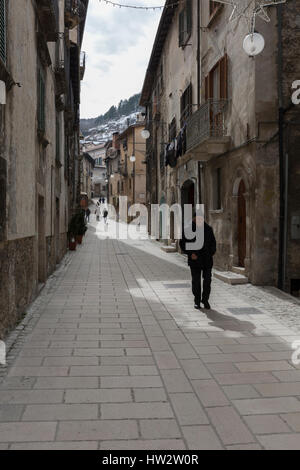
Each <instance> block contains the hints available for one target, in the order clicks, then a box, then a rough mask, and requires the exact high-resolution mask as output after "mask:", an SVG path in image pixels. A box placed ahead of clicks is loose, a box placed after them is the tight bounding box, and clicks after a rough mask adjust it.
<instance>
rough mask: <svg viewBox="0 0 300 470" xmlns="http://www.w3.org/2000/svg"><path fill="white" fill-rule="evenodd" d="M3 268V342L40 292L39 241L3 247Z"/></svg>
mask: <svg viewBox="0 0 300 470" xmlns="http://www.w3.org/2000/svg"><path fill="white" fill-rule="evenodd" d="M0 266H1V270H0V338H4V336H5V335H6V334H7V333H8V332H9V331H10V330H11V329H12V328H13V327H14V326H15V325H16V324H17V322H18V321H19V320H20V319H21V318H22V316H23V315H24V313H25V311H26V307H27V305H28V304H29V303H30V302H31V301H32V300H33V298H34V296H35V295H36V292H37V246H36V239H35V237H29V238H23V239H21V240H14V241H8V242H5V243H2V244H1V245H0Z"/></svg>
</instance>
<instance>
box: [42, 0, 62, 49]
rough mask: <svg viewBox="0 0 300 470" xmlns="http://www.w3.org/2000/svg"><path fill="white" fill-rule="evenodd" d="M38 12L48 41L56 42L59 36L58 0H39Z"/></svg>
mask: <svg viewBox="0 0 300 470" xmlns="http://www.w3.org/2000/svg"><path fill="white" fill-rule="evenodd" d="M37 14H38V17H39V21H40V24H41V29H42V31H43V33H44V35H45V38H46V41H47V42H55V41H56V40H57V36H58V18H59V8H58V0H38V1H37Z"/></svg>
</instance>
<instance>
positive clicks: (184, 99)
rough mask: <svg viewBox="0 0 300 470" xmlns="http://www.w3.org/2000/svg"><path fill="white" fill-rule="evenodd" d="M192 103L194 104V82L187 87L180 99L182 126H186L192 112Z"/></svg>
mask: <svg viewBox="0 0 300 470" xmlns="http://www.w3.org/2000/svg"><path fill="white" fill-rule="evenodd" d="M192 104H193V90H192V84H191V83H190V85H189V86H188V87H187V88H186V89H185V91H184V93H183V94H182V96H181V99H180V115H181V118H180V125H181V127H183V126H184V123H185V121H186V120H187V118H188V117H189V116H190V115H191V114H192Z"/></svg>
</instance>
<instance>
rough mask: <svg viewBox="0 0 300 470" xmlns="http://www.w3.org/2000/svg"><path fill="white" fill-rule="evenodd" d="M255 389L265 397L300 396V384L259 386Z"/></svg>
mask: <svg viewBox="0 0 300 470" xmlns="http://www.w3.org/2000/svg"><path fill="white" fill-rule="evenodd" d="M255 388H256V390H258V392H259V393H260V394H261V395H262V396H263V397H289V396H290V397H293V396H296V395H298V396H300V382H294V383H292V382H288V383H275V384H257V385H255Z"/></svg>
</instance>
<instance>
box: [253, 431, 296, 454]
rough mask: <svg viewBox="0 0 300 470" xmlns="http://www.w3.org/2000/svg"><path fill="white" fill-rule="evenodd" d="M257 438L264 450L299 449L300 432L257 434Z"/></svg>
mask: <svg viewBox="0 0 300 470" xmlns="http://www.w3.org/2000/svg"><path fill="white" fill-rule="evenodd" d="M258 440H259V442H260V443H261V445H262V447H263V448H264V449H265V450H276V451H278V450H299V449H300V434H272V435H269V436H258Z"/></svg>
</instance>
